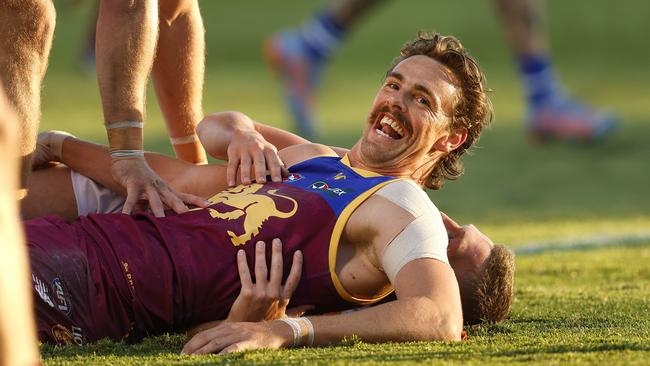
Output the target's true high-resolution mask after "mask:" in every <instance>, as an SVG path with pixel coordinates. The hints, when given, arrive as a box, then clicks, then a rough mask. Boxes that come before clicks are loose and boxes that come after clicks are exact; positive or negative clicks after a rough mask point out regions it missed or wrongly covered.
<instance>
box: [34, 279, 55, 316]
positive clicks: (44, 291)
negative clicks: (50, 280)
mask: <svg viewBox="0 0 650 366" xmlns="http://www.w3.org/2000/svg"><path fill="white" fill-rule="evenodd" d="M32 283H33V284H34V290H36V293H37V294H38V296H39V297H40V298H41V300H43V302H44V303H46V304H48V305H50V307H52V308H53V307H54V302H53V301H52V297H51V296H50V289H49V288H48V287H47V285H45V282H44V281H43V280H41V279H40V278H38V277H37V276H36V275H35V274H33V273H32Z"/></svg>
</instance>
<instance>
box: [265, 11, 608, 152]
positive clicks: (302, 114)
mask: <svg viewBox="0 0 650 366" xmlns="http://www.w3.org/2000/svg"><path fill="white" fill-rule="evenodd" d="M382 3H385V0H339V1H334V2H332V4H331V6H330V7H329V8H328V9H326V10H324V11H322V12H319V13H317V14H315V15H314V16H312V18H311V19H310V20H309V21H307V22H306V23H304V25H302V26H301V27H300V28H297V29H290V30H285V31H283V32H281V33H279V34H276V35H274V36H272V37H271V38H269V39H268V40H267V41H266V42H265V45H264V54H265V57H266V59H267V62H268V63H269V64H270V65H271V67H272V68H273V69H274V70H275V71H276V72H277V73H278V74H279V75H280V77H281V80H282V84H283V88H284V93H285V98H286V101H287V105H288V107H289V111H290V113H291V115H292V117H293V118H294V120H295V121H296V123H297V127H298V131H299V133H300V134H302V135H303V136H305V137H306V138H308V139H313V138H314V137H315V136H316V135H317V134H318V122H317V117H316V116H315V112H314V105H315V103H314V102H315V95H316V93H317V91H318V87H319V77H320V75H321V73H322V70H323V67H324V66H325V64H326V63H327V61H328V60H329V58H330V57H331V56H332V55H333V54H334V53H335V52H336V50H337V49H338V48H339V47H340V46H341V44H342V42H343V41H344V40H345V37H346V35H347V34H348V33H349V31H350V30H351V29H352V28H353V27H354V26H355V25H356V24H357V23H358V22H360V21H361V20H362V19H363V18H364V17H365V16H366V15H367V14H368V13H370V12H371V11H372V10H373V9H375V8H377V6H378V5H380V4H382ZM494 3H495V5H496V6H495V7H496V9H497V12H498V13H499V16H500V18H501V21H502V25H503V27H504V30H505V34H506V38H507V40H508V43H509V45H510V48H511V49H512V51H513V54H514V56H515V57H516V59H517V63H518V65H519V73H520V75H521V78H522V81H523V88H524V91H525V94H526V104H527V109H528V115H527V117H526V118H527V124H526V127H527V131H528V133H529V135H530V136H531V137H533V138H534V139H537V140H541V141H549V140H558V141H580V142H588V141H597V140H600V139H601V138H603V137H605V136H606V135H607V134H608V133H609V132H611V131H612V130H613V129H614V128H615V127H616V125H617V121H616V119H615V118H614V116H612V115H610V114H607V113H603V112H600V111H596V110H593V109H592V108H589V107H588V106H585V105H583V104H581V103H580V102H578V101H576V100H575V99H573V98H572V97H571V96H570V95H569V94H568V92H567V91H566V88H565V87H564V85H563V84H562V82H561V81H560V80H559V78H558V76H557V75H556V72H555V70H554V68H553V65H552V63H551V59H550V56H549V51H548V50H549V47H548V41H547V40H548V36H547V34H546V31H545V29H544V27H543V24H542V11H541V9H540V7H539V1H538V0H494ZM432 6H433V5H432Z"/></svg>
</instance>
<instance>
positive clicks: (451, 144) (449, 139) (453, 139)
mask: <svg viewBox="0 0 650 366" xmlns="http://www.w3.org/2000/svg"><path fill="white" fill-rule="evenodd" d="M465 140H467V128H465V127H461V128H459V129H457V130H455V131H452V132H451V133H450V134H449V135H446V136H443V137H441V138H439V139H438V141H436V143H435V144H433V149H434V150H437V151H442V152H450V151H453V150H456V148H457V147H458V146H460V145H462V144H464V143H465Z"/></svg>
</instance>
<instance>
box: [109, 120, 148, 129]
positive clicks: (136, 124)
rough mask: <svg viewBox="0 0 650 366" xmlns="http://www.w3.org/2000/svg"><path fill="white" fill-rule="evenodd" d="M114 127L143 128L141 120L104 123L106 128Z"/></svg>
mask: <svg viewBox="0 0 650 366" xmlns="http://www.w3.org/2000/svg"><path fill="white" fill-rule="evenodd" d="M116 128H144V122H142V121H121V122H113V123H109V124H106V129H107V130H114V129H116Z"/></svg>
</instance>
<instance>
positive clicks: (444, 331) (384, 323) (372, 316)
mask: <svg viewBox="0 0 650 366" xmlns="http://www.w3.org/2000/svg"><path fill="white" fill-rule="evenodd" d="M308 318H309V320H310V321H311V322H312V324H313V326H314V345H321V346H324V345H331V344H337V343H340V342H341V341H343V339H345V338H349V337H351V336H357V337H359V338H361V339H362V340H363V341H364V342H388V341H395V342H406V341H455V340H460V336H461V332H462V325H461V322H460V321H458V319H456V318H455V317H454V316H453V314H450V313H447V312H446V311H445V310H444V309H441V308H440V307H438V306H436V304H435V302H434V301H433V300H431V299H429V298H426V297H410V298H405V299H400V300H396V301H392V302H389V303H386V304H382V305H378V306H373V307H370V308H367V309H364V310H360V311H356V312H352V313H343V314H338V315H330V316H327V315H325V316H309V317H308ZM276 322H277V321H276ZM290 343H291V342H289V344H290Z"/></svg>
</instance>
